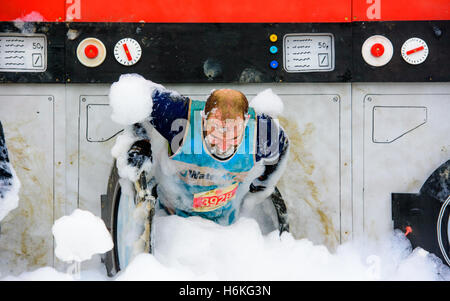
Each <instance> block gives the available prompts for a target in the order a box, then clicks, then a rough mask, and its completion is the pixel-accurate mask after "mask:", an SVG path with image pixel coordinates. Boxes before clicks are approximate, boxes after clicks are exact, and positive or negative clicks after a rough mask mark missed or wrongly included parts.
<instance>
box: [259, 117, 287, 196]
mask: <svg viewBox="0 0 450 301" xmlns="http://www.w3.org/2000/svg"><path fill="white" fill-rule="evenodd" d="M288 153H289V139H288V137H287V135H286V133H285V132H284V130H283V128H282V127H281V125H279V124H278V122H277V121H275V120H274V119H272V118H271V117H270V116H268V115H265V114H262V115H258V136H257V153H256V161H262V164H263V165H264V171H263V173H262V174H261V175H260V176H259V177H257V178H256V179H255V180H254V181H253V182H252V184H251V185H250V192H260V191H265V192H266V193H269V194H270V193H271V192H272V191H273V190H274V188H275V185H276V183H277V182H278V180H279V179H280V178H281V176H282V174H283V171H284V170H285V168H286V163H287V157H288Z"/></svg>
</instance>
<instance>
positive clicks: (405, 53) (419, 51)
mask: <svg viewBox="0 0 450 301" xmlns="http://www.w3.org/2000/svg"><path fill="white" fill-rule="evenodd" d="M401 53H402V57H403V59H404V60H405V61H406V62H407V63H409V64H411V65H418V64H421V63H423V62H424V61H425V60H426V58H427V56H428V45H427V43H425V41H424V40H422V39H419V38H411V39H408V40H406V42H405V43H403V46H402V49H401Z"/></svg>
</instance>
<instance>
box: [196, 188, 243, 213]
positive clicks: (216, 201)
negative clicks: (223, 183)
mask: <svg viewBox="0 0 450 301" xmlns="http://www.w3.org/2000/svg"><path fill="white" fill-rule="evenodd" d="M238 185H239V184H238V183H235V184H233V185H231V186H228V187H225V188H216V189H213V190H210V191H205V192H201V193H196V194H194V206H193V207H194V211H197V212H207V211H213V210H216V209H217V208H220V207H222V206H224V205H225V204H226V203H227V202H228V201H230V200H232V199H233V198H234V197H235V195H236V190H237V188H238Z"/></svg>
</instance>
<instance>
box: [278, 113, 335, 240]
mask: <svg viewBox="0 0 450 301" xmlns="http://www.w3.org/2000/svg"><path fill="white" fill-rule="evenodd" d="M279 121H280V124H281V125H282V127H283V128H284V130H285V131H286V133H287V135H288V137H289V142H290V146H291V147H290V157H289V162H288V166H289V167H290V168H289V169H290V170H291V172H290V173H289V174H285V175H284V176H283V177H282V178H281V180H280V185H281V186H284V187H292V186H295V187H296V188H294V190H296V195H297V196H298V198H299V199H301V200H302V201H304V203H305V204H307V206H308V207H310V208H311V210H312V211H313V212H314V213H315V214H316V217H311V218H314V219H317V221H318V222H319V223H320V225H321V227H322V229H321V232H322V234H323V236H324V240H325V241H324V243H325V244H326V245H327V246H328V247H330V248H332V249H333V248H334V247H335V246H336V244H337V243H338V242H339V235H338V231H336V229H335V227H334V225H333V222H332V219H331V218H330V217H329V215H328V214H327V213H326V212H327V211H330V210H329V209H328V208H327V206H326V204H324V202H323V201H322V200H321V196H320V190H319V188H318V186H317V184H316V183H315V182H314V181H313V180H312V179H311V176H312V175H313V173H314V171H315V169H316V164H315V162H314V159H313V155H312V153H311V151H310V150H309V149H308V143H309V142H310V139H311V138H312V137H313V135H314V134H315V126H314V124H313V123H307V124H305V125H304V130H303V131H302V130H301V129H300V128H299V126H298V124H297V121H296V120H288V119H287V118H284V117H280V118H279ZM298 167H300V168H298ZM293 172H295V175H294V174H293ZM323 182H324V183H321V184H320V185H326V180H325V179H324V180H323ZM290 189H292V188H290ZM302 189H303V190H302ZM297 201H298V200H297ZM288 203H289V202H288ZM288 207H289V204H288ZM288 212H289V208H288ZM309 218H310V217H308V219H309ZM294 222H295V223H296V224H298V225H301V222H298V221H294ZM293 234H294V236H296V235H295V233H293ZM296 238H301V237H296Z"/></svg>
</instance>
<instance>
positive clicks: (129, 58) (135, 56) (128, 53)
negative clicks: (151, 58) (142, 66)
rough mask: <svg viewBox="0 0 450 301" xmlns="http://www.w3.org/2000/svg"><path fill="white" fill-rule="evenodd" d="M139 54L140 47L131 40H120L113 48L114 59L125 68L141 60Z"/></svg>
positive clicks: (140, 52) (140, 51)
mask: <svg viewBox="0 0 450 301" xmlns="http://www.w3.org/2000/svg"><path fill="white" fill-rule="evenodd" d="M141 54H142V49H141V45H139V43H138V42H137V41H136V40H135V39H132V38H125V39H122V40H120V41H119V42H117V43H116V46H114V57H115V58H116V60H117V61H118V62H119V63H121V64H122V65H125V66H132V65H134V64H136V63H137V62H138V61H139V59H140V58H141Z"/></svg>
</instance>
